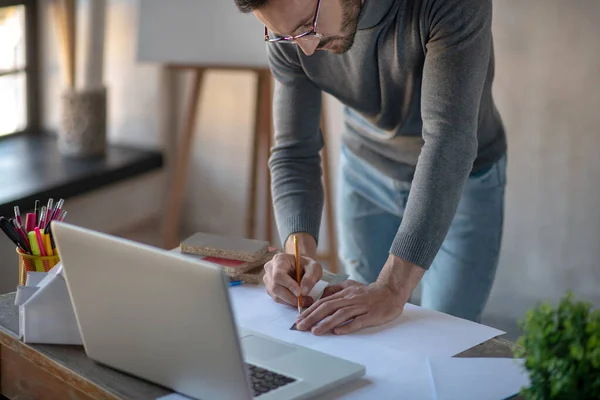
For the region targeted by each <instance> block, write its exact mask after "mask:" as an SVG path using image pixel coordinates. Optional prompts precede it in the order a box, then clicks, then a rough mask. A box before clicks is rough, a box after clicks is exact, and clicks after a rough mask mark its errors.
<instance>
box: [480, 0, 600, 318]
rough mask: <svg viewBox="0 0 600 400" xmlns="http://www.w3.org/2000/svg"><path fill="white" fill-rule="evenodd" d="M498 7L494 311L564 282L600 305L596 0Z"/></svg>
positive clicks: (560, 289)
mask: <svg viewBox="0 0 600 400" xmlns="http://www.w3.org/2000/svg"><path fill="white" fill-rule="evenodd" d="M494 6H495V14H494V35H495V43H496V52H497V56H498V57H497V60H498V62H497V79H496V84H495V88H494V89H495V95H496V100H497V102H498V106H499V108H500V111H501V113H502V116H503V118H504V122H505V124H506V128H507V131H508V143H509V152H510V154H509V166H508V180H509V183H508V192H507V199H506V200H507V202H506V232H505V235H504V247H503V250H502V258H501V265H500V269H499V272H498V280H497V282H496V286H495V288H494V292H493V299H492V301H491V303H490V307H489V311H490V312H498V313H506V314H508V315H522V313H523V312H524V309H525V308H526V307H529V306H531V305H533V304H534V302H535V301H537V300H538V299H550V300H557V299H558V298H559V297H560V296H562V295H563V294H564V293H565V291H567V290H574V291H575V293H576V294H577V296H578V297H581V298H585V299H588V300H591V301H593V302H594V303H595V304H596V305H598V306H600V289H599V287H600V263H599V259H600V246H598V243H599V240H600V211H599V210H600V208H599V207H600V185H598V176H600V158H599V157H598V154H597V153H598V151H597V149H598V148H599V147H600V114H599V113H598V110H597V107H598V105H599V104H600V43H599V38H600V26H599V25H598V23H597V17H598V16H599V15H600V2H598V1H595V0H584V1H576V2H563V1H560V0H551V1H544V2H534V1H519V0H502V1H500V0H497V1H495V2H494ZM511 298H514V299H515V300H518V301H511Z"/></svg>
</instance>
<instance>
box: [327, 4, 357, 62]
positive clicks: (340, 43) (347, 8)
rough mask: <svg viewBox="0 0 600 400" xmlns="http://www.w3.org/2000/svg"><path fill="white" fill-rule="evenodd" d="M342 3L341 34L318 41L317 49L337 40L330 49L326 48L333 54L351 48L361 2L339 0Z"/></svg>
mask: <svg viewBox="0 0 600 400" xmlns="http://www.w3.org/2000/svg"><path fill="white" fill-rule="evenodd" d="M340 2H341V5H342V12H343V16H342V26H341V31H342V35H340V36H332V37H328V38H325V39H324V40H322V41H321V43H319V47H318V48H319V49H322V48H323V47H325V46H327V45H328V44H329V43H331V42H337V43H336V45H335V46H334V47H332V48H331V49H326V50H328V51H330V52H332V53H334V54H342V53H345V52H347V51H348V50H350V49H351V48H352V45H353V44H354V38H355V37H356V31H357V30H358V17H359V15H360V9H361V4H362V2H361V1H360V0H340Z"/></svg>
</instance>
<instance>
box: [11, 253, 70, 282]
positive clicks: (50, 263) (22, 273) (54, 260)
mask: <svg viewBox="0 0 600 400" xmlns="http://www.w3.org/2000/svg"><path fill="white" fill-rule="evenodd" d="M17 255H18V256H19V285H21V286H24V285H25V283H26V282H27V273H29V272H48V271H50V270H51V269H52V268H54V266H55V265H56V264H58V263H59V262H60V257H59V256H57V255H56V256H46V257H41V256H31V255H29V254H23V253H21V251H20V250H19V249H18V248H17Z"/></svg>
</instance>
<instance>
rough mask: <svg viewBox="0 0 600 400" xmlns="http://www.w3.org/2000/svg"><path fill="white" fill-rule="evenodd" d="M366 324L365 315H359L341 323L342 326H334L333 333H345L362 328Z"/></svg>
mask: <svg viewBox="0 0 600 400" xmlns="http://www.w3.org/2000/svg"><path fill="white" fill-rule="evenodd" d="M367 326H368V325H367V316H366V315H360V316H358V317H356V318H354V319H353V320H352V321H350V322H349V323H347V324H345V325H342V326H338V327H337V328H334V329H333V333H334V334H335V335H347V334H349V333H353V332H356V331H359V330H361V329H362V328H365V327H367Z"/></svg>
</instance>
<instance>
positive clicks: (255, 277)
mask: <svg viewBox="0 0 600 400" xmlns="http://www.w3.org/2000/svg"><path fill="white" fill-rule="evenodd" d="M264 275H265V267H264V266H261V267H258V268H255V269H253V270H251V271H248V272H246V273H243V274H241V275H240V276H239V277H238V278H237V279H238V280H240V281H243V282H244V283H250V284H253V285H259V284H260V283H261V282H262V279H263V276H264Z"/></svg>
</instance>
